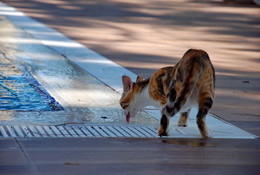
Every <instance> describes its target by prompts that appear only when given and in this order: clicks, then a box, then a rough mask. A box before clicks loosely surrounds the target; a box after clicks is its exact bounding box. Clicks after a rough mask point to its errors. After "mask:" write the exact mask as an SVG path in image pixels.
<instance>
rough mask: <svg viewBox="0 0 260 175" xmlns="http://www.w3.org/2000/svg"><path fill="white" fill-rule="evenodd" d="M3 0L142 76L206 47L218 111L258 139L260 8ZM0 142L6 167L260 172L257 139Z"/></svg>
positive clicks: (1, 165) (0, 164) (0, 166)
mask: <svg viewBox="0 0 260 175" xmlns="http://www.w3.org/2000/svg"><path fill="white" fill-rule="evenodd" d="M7 3H8V4H9V5H13V6H15V7H18V8H19V10H21V11H24V12H26V13H27V15H30V16H32V17H34V18H37V19H39V20H40V21H42V22H44V23H46V24H48V25H50V26H52V27H54V28H56V29H58V30H59V31H61V32H62V33H65V34H66V35H68V36H69V37H72V38H74V39H76V40H78V41H80V42H81V43H83V44H85V45H87V46H88V47H90V48H92V49H94V50H96V51H98V52H99V53H101V54H103V55H105V56H107V57H108V58H110V59H112V60H114V61H116V62H117V63H119V64H121V65H123V66H125V67H127V68H129V69H131V70H132V71H134V72H135V73H139V74H143V75H145V76H148V75H149V74H150V73H151V72H152V71H154V70H155V69H157V68H159V67H161V66H164V65H168V64H172V63H176V61H177V60H178V59H179V58H180V57H181V55H182V54H183V52H185V50H186V49H188V48H190V47H198V46H199V47H200V48H204V49H205V50H207V51H208V52H209V54H210V55H211V56H212V61H213V64H214V65H215V66H216V70H217V79H218V81H217V98H216V103H215V106H214V109H213V112H214V113H216V114H218V115H220V116H221V117H223V118H224V119H227V120H229V121H231V122H233V123H235V124H238V125H239V126H241V127H243V128H245V129H247V130H249V131H251V132H252V133H254V134H256V135H258V136H259V121H260V119H259V109H258V106H259V51H260V50H259V45H260V42H259V30H258V29H259V20H258V18H259V17H258V16H257V14H259V8H256V7H255V6H240V5H239V6H237V5H235V6H233V5H232V6H230V5H228V6H226V5H222V4H215V3H208V1H184V0H182V1H181V0H179V1H174V2H168V1H152V2H149V3H148V2H146V1H145V2H143V1H142V2H140V1H119V0H106V1H98V2H97V1H73V3H71V1H65V0H59V1H55V2H54V1H48V0H46V1H44V2H42V1H36V0H31V1H30V0H28V1H18V0H8V1H7ZM195 7H196V8H195ZM223 24H224V25H223ZM249 25H250V27H248V26H249ZM141 63H142V64H141ZM0 142H1V144H0V145H1V146H0V172H1V174H86V173H88V174H147V173H149V174H171V173H173V172H174V173H177V174H246V175H247V174H258V172H259V170H260V169H259V167H260V164H259V161H258V160H259V158H260V150H259V146H260V145H259V143H260V142H259V139H255V140H248V139H245V140H241V139H209V140H200V139H124V138H121V139H119V138H117V139H104V138H102V139H99V138H93V139H32V140H31V139H1V140H0Z"/></svg>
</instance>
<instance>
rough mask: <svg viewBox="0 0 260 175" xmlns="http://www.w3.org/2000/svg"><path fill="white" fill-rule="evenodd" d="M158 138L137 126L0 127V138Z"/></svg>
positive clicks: (151, 131)
mask: <svg viewBox="0 0 260 175" xmlns="http://www.w3.org/2000/svg"><path fill="white" fill-rule="evenodd" d="M10 137H11V138H37V137H54V138H63V137H64V138H66V137H85V138H86V137H142V138H143V137H144V138H147V137H158V135H157V133H156V130H155V129H153V128H152V127H151V126H143V125H142V126H139V125H60V126H40V125H23V126H21V125H2V126H0V138H10Z"/></svg>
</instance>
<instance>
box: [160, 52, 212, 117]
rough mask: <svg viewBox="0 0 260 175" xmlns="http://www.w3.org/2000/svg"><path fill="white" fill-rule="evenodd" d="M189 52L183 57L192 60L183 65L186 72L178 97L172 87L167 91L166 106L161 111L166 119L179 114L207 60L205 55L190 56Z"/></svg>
mask: <svg viewBox="0 0 260 175" xmlns="http://www.w3.org/2000/svg"><path fill="white" fill-rule="evenodd" d="M189 51H190V50H189ZM189 51H187V52H186V53H185V54H184V57H185V56H187V57H192V58H190V59H189V61H187V62H186V64H185V69H186V71H184V72H185V73H186V74H184V77H183V83H182V86H181V89H180V90H179V93H178V95H177V93H176V90H175V87H174V86H172V87H170V89H169V94H168V100H167V104H166V107H165V108H164V109H163V113H164V114H165V115H166V116H168V117H172V116H174V115H175V114H176V113H177V112H179V111H180V109H181V108H182V107H183V106H184V105H185V103H186V102H187V100H188V99H189V98H190V97H191V95H192V92H193V90H194V89H195V86H196V83H197V81H198V79H199V77H200V75H201V72H202V70H203V67H204V66H205V65H204V61H205V59H208V58H209V57H208V54H207V53H206V55H205V54H201V53H198V52H196V54H195V55H194V54H192V55H190V53H189ZM187 70H188V71H187ZM176 95H177V96H176Z"/></svg>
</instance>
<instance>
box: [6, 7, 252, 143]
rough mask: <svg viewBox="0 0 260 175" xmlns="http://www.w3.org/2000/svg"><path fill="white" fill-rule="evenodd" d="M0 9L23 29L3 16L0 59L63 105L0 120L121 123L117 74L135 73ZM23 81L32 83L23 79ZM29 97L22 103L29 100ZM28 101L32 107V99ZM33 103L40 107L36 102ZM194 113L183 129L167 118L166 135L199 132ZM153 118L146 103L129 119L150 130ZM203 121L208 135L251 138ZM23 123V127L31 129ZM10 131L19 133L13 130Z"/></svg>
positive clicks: (212, 119)
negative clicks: (17, 68) (22, 73)
mask: <svg viewBox="0 0 260 175" xmlns="http://www.w3.org/2000/svg"><path fill="white" fill-rule="evenodd" d="M7 12H8V13H7ZM12 13H13V14H12ZM2 14H3V15H5V16H6V18H8V19H9V20H11V21H12V22H13V23H14V24H15V25H16V26H17V27H20V28H21V29H23V30H21V29H18V28H16V27H14V26H13V25H12V24H11V23H8V21H7V20H5V19H3V20H2V30H3V31H5V36H3V37H2V39H1V41H2V43H3V44H2V45H3V48H2V50H3V58H2V59H3V60H8V61H12V62H13V63H15V64H16V65H17V67H20V69H22V67H23V70H25V71H26V72H27V73H28V74H29V75H32V76H33V77H34V78H35V79H36V80H37V81H38V82H39V83H40V85H42V86H43V88H45V89H46V90H47V92H48V93H49V94H50V95H51V96H52V97H54V98H55V99H56V101H57V102H58V103H59V104H61V106H62V107H63V109H60V110H55V111H52V110H49V111H48V110H39V109H40V108H39V109H37V108H35V110H34V111H33V110H22V111H21V110H18V111H17V110H7V111H1V115H2V117H1V119H2V121H5V122H3V123H4V124H5V125H6V124H14V125H17V124H18V123H19V124H23V125H28V124H36V125H39V124H40V125H44V124H45V125H64V124H76V123H79V124H82V123H87V124H90V123H94V124H100V123H105V124H111V123H112V124H120V123H121V124H125V121H124V116H123V112H122V110H121V109H120V106H119V104H118V101H119V98H120V93H121V92H122V85H121V76H122V75H125V74H126V75H130V76H132V78H135V77H136V75H134V74H133V73H131V72H129V71H127V70H126V69H124V68H123V67H121V66H119V65H117V64H116V63H113V62H111V61H110V60H108V59H106V58H105V57H103V56H101V55H99V54H98V53H95V52H94V51H92V50H90V49H88V48H86V47H84V46H83V45H81V44H79V43H77V42H74V41H72V40H70V39H68V38H67V37H65V36H63V35H62V34H61V33H59V32H57V31H55V30H53V29H50V28H48V27H46V26H44V25H42V24H41V23H38V22H36V21H33V20H32V19H30V18H28V17H26V16H25V15H24V14H22V13H20V12H18V11H16V10H15V9H12V8H11V7H8V6H3V10H2ZM35 26H37V28H35ZM14 67H15V66H14ZM6 71H8V70H6ZM9 76H10V75H9ZM28 84H32V83H30V81H29V82H28ZM9 86H10V85H9ZM11 86H12V87H13V90H11V91H13V92H15V89H14V88H16V86H15V83H13V84H12V85H11ZM22 88H25V87H22ZM43 88H42V89H43ZM27 91H29V90H27ZM18 92H19V90H18ZM30 93H31V95H29V96H30V99H33V94H34V93H33V92H30ZM19 94H20V93H19ZM19 94H17V96H18V95H19ZM22 94H26V91H23V92H22ZM41 94H42V93H41ZM41 96H43V95H39V96H38V97H39V99H38V100H40V101H43V100H41ZM52 97H51V99H53V98H52ZM29 101H30V100H28V103H29V104H27V105H30V102H29ZM34 101H37V99H34ZM52 104H53V103H51V105H52ZM10 105H12V104H10ZM21 105H22V104H21ZM31 105H32V106H33V103H32V104H31ZM38 105H39V106H41V104H40V103H39V104H38ZM52 106H53V105H52ZM56 108H57V107H56ZM7 109H8V108H7ZM196 113H197V110H195V109H194V110H192V111H191V114H190V119H189V120H190V121H189V127H187V128H181V127H177V125H176V123H177V117H176V118H173V119H172V121H171V127H170V128H174V129H173V130H170V136H173V137H188V138H189V137H191V138H193V137H195V138H196V137H200V134H199V132H198V128H197V126H196V119H195V116H196ZM159 119H160V111H159V110H156V109H153V108H151V110H149V109H148V110H146V112H142V113H140V114H139V115H138V117H136V118H134V119H133V120H131V124H139V125H140V124H150V125H151V127H150V128H151V129H152V130H154V133H156V128H157V126H158V123H159ZM8 121H9V122H8ZM207 125H208V127H209V128H210V129H209V136H210V137H213V138H255V137H256V136H254V135H251V134H250V133H247V132H245V131H243V130H241V129H239V128H237V127H235V126H233V125H230V124H228V123H227V122H225V121H223V120H219V119H218V118H215V117H213V116H212V115H210V114H209V115H208V116H207ZM29 128H30V127H28V128H27V130H29V133H31V132H32V131H30V129H29ZM5 130H8V126H7V129H2V130H1V131H2V132H5ZM9 130H10V129H9ZM13 132H16V133H19V131H17V129H14V130H13ZM21 132H23V131H21ZM9 133H10V131H9ZM32 133H35V132H32ZM38 134H40V132H39V133H38ZM51 135H55V134H51ZM155 135H156V134H155ZM86 136H87V135H86Z"/></svg>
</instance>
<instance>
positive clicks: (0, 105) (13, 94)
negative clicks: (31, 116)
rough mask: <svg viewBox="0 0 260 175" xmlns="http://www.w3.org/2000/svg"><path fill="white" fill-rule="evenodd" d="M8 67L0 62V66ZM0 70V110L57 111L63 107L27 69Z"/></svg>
mask: <svg viewBox="0 0 260 175" xmlns="http://www.w3.org/2000/svg"><path fill="white" fill-rule="evenodd" d="M3 67H9V68H10V65H9V64H8V63H1V64H0V68H3ZM3 71H5V70H3V69H1V70H0V110H17V111H57V110H63V107H62V106H61V105H60V104H59V103H58V102H57V101H56V100H55V99H54V98H53V97H51V96H50V94H49V93H48V92H47V91H46V90H45V89H44V88H43V87H42V86H41V85H40V84H39V83H38V82H37V80H36V79H35V78H34V77H33V76H32V75H31V74H30V73H28V72H27V71H25V70H22V71H21V70H20V71H16V73H13V72H11V74H5V73H4V72H3Z"/></svg>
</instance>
